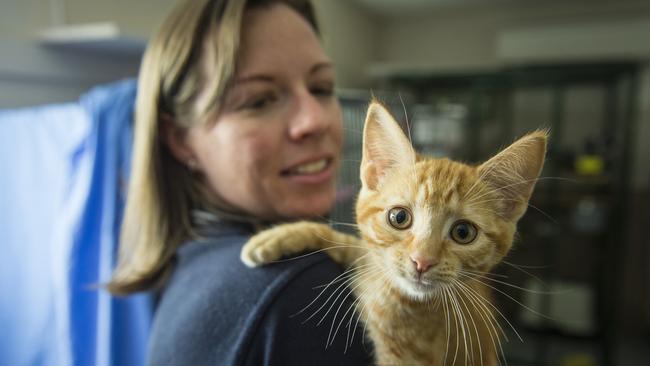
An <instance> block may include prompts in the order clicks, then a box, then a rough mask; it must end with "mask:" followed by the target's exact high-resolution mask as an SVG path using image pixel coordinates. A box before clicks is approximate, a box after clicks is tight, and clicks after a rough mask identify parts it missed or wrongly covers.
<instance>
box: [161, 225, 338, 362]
mask: <svg viewBox="0 0 650 366" xmlns="http://www.w3.org/2000/svg"><path fill="white" fill-rule="evenodd" d="M247 239H248V237H247V236H242V235H233V236H226V237H220V238H218V239H211V240H203V241H194V242H190V243H188V244H185V245H184V246H183V247H182V248H181V250H179V253H178V258H177V264H176V268H175V270H174V273H173V275H172V277H171V278H170V281H169V283H168V284H167V286H166V289H165V291H164V293H163V296H162V297H161V300H160V303H159V306H158V309H157V313H156V319H155V321H154V327H153V334H152V340H151V345H150V347H151V349H150V362H151V363H152V364H157V363H164V364H185V363H195V362H198V363H201V364H204V363H206V361H210V360H219V362H220V363H221V364H239V363H241V362H242V360H243V359H245V358H250V357H251V356H254V355H255V354H256V352H252V351H257V350H259V351H260V352H262V350H261V349H253V348H259V347H262V348H264V347H266V346H268V345H266V346H260V345H259V344H258V343H259V342H262V343H264V340H265V339H266V337H265V335H264V332H267V333H268V332H276V333H278V332H280V333H284V332H286V331H289V332H291V333H294V330H295V329H292V326H294V325H295V326H297V325H299V324H298V323H302V321H304V320H305V318H306V317H303V318H300V316H297V317H296V319H299V320H300V322H298V323H296V324H294V322H290V323H284V324H283V323H282V321H283V320H285V319H286V320H287V321H289V320H290V319H291V316H292V315H295V314H297V313H299V312H300V311H301V310H302V309H303V308H305V307H306V306H307V305H309V303H310V302H311V301H312V300H314V299H315V298H316V297H317V296H318V294H319V292H318V291H317V290H318V287H319V286H320V289H321V290H322V288H323V287H322V286H325V285H327V283H329V282H330V281H332V280H334V279H335V278H336V277H337V276H338V275H340V274H341V272H342V270H341V268H340V267H338V266H337V265H336V264H335V263H334V262H333V261H331V260H330V259H329V258H328V257H327V256H326V255H324V254H322V253H321V254H314V255H309V256H305V257H303V258H300V259H296V260H289V261H284V262H280V263H277V264H274V265H271V266H266V267H261V268H256V269H250V268H247V267H246V266H244V265H243V264H242V263H241V262H240V260H239V251H240V249H241V246H242V245H243V243H244V242H245V241H246V240H247ZM315 288H316V289H315ZM337 305H338V304H337ZM308 310H309V309H306V310H305V312H304V313H305V314H307V311H308ZM313 310H316V309H315V308H314V309H313ZM289 324H291V326H289V327H288V328H287V326H288V325H289ZM315 324H316V322H314V323H313V324H311V325H306V327H309V328H311V327H312V326H315ZM298 330H299V331H307V332H308V333H309V330H308V329H307V328H299V329H298ZM296 335H297V334H296ZM326 341H327V340H326V339H325V338H324V339H322V340H318V341H317V344H318V346H319V348H320V349H324V348H325V343H326ZM274 353H276V354H277V352H274ZM179 357H180V358H181V359H179ZM174 360H176V361H177V362H174Z"/></svg>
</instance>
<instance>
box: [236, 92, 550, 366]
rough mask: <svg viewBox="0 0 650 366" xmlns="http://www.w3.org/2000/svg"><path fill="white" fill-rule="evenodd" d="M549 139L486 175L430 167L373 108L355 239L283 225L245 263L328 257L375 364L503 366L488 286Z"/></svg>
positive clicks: (528, 139)
mask: <svg viewBox="0 0 650 366" xmlns="http://www.w3.org/2000/svg"><path fill="white" fill-rule="evenodd" d="M546 140H547V132H546V131H535V132H532V133H530V134H528V135H526V136H524V137H522V138H521V139H519V140H517V141H516V142H514V143H513V144H512V145H510V146H509V147H508V148H506V149H505V150H503V151H501V152H500V153H498V154H497V155H495V156H494V157H493V158H491V159H490V160H488V161H487V162H485V163H483V164H481V165H479V166H470V165H465V164H462V163H459V162H455V161H451V160H449V159H432V158H426V157H422V156H418V155H417V154H416V153H415V152H414V151H413V148H412V146H411V144H410V142H409V140H408V139H407V138H406V136H405V135H404V133H403V132H402V130H401V129H400V127H399V125H398V124H397V122H396V121H395V119H394V118H393V117H392V116H391V115H390V113H389V112H388V111H387V110H386V108H385V107H383V106H382V105H381V104H380V103H377V102H372V103H371V104H370V106H369V109H368V115H367V117H366V124H365V128H364V141H363V158H362V162H361V182H362V188H361V190H360V192H359V196H358V199H357V205H356V212H357V225H358V230H359V234H360V237H356V236H350V235H347V234H343V233H340V232H337V231H335V230H333V229H331V228H330V227H329V226H327V225H324V224H320V223H314V222H298V223H291V224H284V225H279V226H276V227H274V228H272V229H270V230H266V231H263V232H261V233H259V234H257V235H256V236H254V237H253V238H252V239H251V240H250V241H249V242H248V243H247V244H246V245H245V246H244V248H243V249H242V260H243V261H244V262H245V263H246V264H248V265H249V266H256V265H259V264H264V263H268V262H271V261H274V260H277V259H279V258H280V257H282V256H287V255H291V254H295V253H299V252H303V251H304V250H307V249H312V250H320V249H323V250H327V252H328V254H330V255H331V256H332V257H333V258H334V260H336V261H337V262H339V263H341V264H343V265H344V266H346V267H348V268H349V269H350V271H351V272H350V274H349V275H348V276H347V277H346V278H347V283H348V286H349V288H350V289H352V290H353V292H354V293H355V295H356V297H357V301H356V302H355V304H356V314H357V317H358V318H359V319H360V320H361V321H362V322H363V323H364V325H365V327H366V328H367V336H368V338H369V339H370V340H372V342H373V344H374V350H375V360H376V363H377V364H378V365H454V364H460V365H464V364H468V365H496V364H497V363H499V359H500V355H502V350H501V345H500V340H501V337H500V336H501V334H502V333H503V331H502V329H501V325H500V321H501V319H500V318H501V317H502V315H500V312H499V311H498V309H497V308H496V307H495V305H494V304H493V302H492V301H491V293H490V287H489V286H488V285H487V284H486V283H487V282H486V280H485V278H486V277H489V276H490V274H489V271H490V270H491V269H492V268H493V267H494V266H495V265H496V264H497V263H499V262H500V261H501V259H502V258H503V257H504V256H505V255H506V254H507V253H508V251H509V250H510V248H511V246H512V242H513V238H514V234H515V232H516V223H517V221H518V220H519V219H520V218H521V216H522V215H523V214H524V213H525V211H526V208H527V205H528V200H529V198H530V195H531V194H532V191H533V188H534V185H535V182H536V180H537V178H538V176H539V174H540V171H541V168H542V165H543V161H544V155H545V152H546ZM468 239H472V240H470V241H467V240H468ZM504 320H505V319H504Z"/></svg>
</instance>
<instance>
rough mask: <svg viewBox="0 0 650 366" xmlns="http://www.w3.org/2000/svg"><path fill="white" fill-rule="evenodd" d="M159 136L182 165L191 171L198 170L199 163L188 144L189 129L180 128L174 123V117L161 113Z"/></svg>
mask: <svg viewBox="0 0 650 366" xmlns="http://www.w3.org/2000/svg"><path fill="white" fill-rule="evenodd" d="M159 129H160V130H159V131H158V132H159V134H160V138H161V140H162V142H163V143H164V144H165V145H166V146H167V148H169V151H170V152H171V154H172V155H173V156H174V157H175V158H176V160H178V161H179V162H180V163H181V164H183V165H186V166H187V167H188V168H189V169H190V170H196V169H197V167H198V161H197V159H196V157H195V155H194V151H192V149H191V147H190V146H189V144H188V143H187V140H188V139H187V129H184V128H181V127H178V126H177V125H176V123H174V117H172V116H171V115H169V114H167V113H161V115H160V126H159Z"/></svg>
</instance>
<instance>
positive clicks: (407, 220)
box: [388, 207, 412, 230]
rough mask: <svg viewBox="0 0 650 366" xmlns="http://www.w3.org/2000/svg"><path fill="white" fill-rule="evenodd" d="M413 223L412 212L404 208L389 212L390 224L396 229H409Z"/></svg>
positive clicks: (394, 208)
mask: <svg viewBox="0 0 650 366" xmlns="http://www.w3.org/2000/svg"><path fill="white" fill-rule="evenodd" d="M411 221H412V218H411V212H410V211H409V210H408V209H406V208H404V207H393V208H391V209H390V210H389V211H388V223H389V224H390V226H392V227H394V228H395V229H399V230H405V229H408V228H409V227H411Z"/></svg>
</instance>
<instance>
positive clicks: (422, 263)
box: [409, 254, 438, 273]
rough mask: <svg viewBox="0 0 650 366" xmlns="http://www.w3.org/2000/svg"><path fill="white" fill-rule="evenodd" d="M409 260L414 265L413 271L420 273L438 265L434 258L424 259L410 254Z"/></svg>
mask: <svg viewBox="0 0 650 366" xmlns="http://www.w3.org/2000/svg"><path fill="white" fill-rule="evenodd" d="M409 258H411V262H413V264H414V265H415V269H416V270H417V271H418V272H420V273H424V272H426V271H428V270H429V268H431V267H433V266H435V265H436V264H438V260H437V259H435V258H424V257H420V256H418V255H413V254H411V255H410V256H409Z"/></svg>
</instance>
